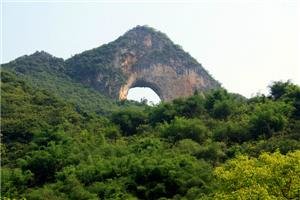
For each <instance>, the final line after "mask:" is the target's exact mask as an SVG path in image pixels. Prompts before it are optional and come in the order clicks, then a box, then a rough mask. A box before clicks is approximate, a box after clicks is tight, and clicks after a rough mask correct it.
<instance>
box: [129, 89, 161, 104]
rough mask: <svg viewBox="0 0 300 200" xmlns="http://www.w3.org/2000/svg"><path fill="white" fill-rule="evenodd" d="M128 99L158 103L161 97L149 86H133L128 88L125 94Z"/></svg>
mask: <svg viewBox="0 0 300 200" xmlns="http://www.w3.org/2000/svg"><path fill="white" fill-rule="evenodd" d="M127 99H128V100H134V101H138V102H142V101H146V102H147V104H148V105H153V104H154V105H155V104H158V103H159V102H160V101H161V99H160V98H159V96H158V95H157V94H156V92H154V91H153V90H152V89H151V88H149V87H133V88H130V89H129V91H128V95H127Z"/></svg>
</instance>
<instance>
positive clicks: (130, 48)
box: [66, 26, 220, 101]
mask: <svg viewBox="0 0 300 200" xmlns="http://www.w3.org/2000/svg"><path fill="white" fill-rule="evenodd" d="M66 63H67V72H68V73H69V75H70V76H71V77H73V78H75V79H77V80H79V81H81V82H83V83H85V84H88V85H90V86H92V87H93V88H96V89H97V90H99V91H101V92H102V93H104V94H107V95H108V96H110V97H113V98H118V99H121V100H123V99H126V98H127V94H128V90H129V89H130V88H132V87H150V88H151V89H153V90H154V91H155V92H156V93H157V94H158V96H159V97H160V98H161V99H162V100H164V101H169V100H172V99H174V98H178V97H183V96H189V95H192V94H193V93H194V92H195V91H196V90H197V91H199V92H201V91H206V90H209V89H213V88H217V87H220V84H219V83H218V82H217V81H216V80H214V79H213V78H212V77H211V76H210V75H209V74H208V73H207V71H206V70H205V69H204V68H203V67H202V66H201V64H199V63H198V62H197V61H196V60H195V59H194V58H192V57H191V56H190V55H189V54H188V53H186V52H185V51H183V50H182V48H181V47H180V46H178V45H175V44H173V43H172V41H171V40H170V39H169V38H168V37H167V36H166V35H165V34H163V33H161V32H158V31H156V30H154V29H152V28H149V27H146V26H138V27H135V28H134V29H132V30H130V31H128V32H127V33H125V34H124V35H123V36H121V37H120V38H118V39H117V40H115V41H114V42H111V43H109V44H107V45H104V46H102V47H99V48H96V49H92V50H90V51H86V52H83V53H82V54H79V55H76V56H74V57H72V58H71V59H69V60H67V62H66Z"/></svg>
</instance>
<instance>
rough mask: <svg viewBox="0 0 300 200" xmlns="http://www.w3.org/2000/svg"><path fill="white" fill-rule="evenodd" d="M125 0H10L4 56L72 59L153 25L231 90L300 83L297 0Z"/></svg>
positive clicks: (248, 90)
mask: <svg viewBox="0 0 300 200" xmlns="http://www.w3.org/2000/svg"><path fill="white" fill-rule="evenodd" d="M120 2H121V1H80V0H77V1H50V0H49V1H42V0H40V1H26V0H23V1H21V0H20V1H9V0H4V1H3V2H2V29H1V36H2V52H1V53H2V58H1V62H2V63H5V62H8V61H10V60H13V59H15V58H17V57H19V56H22V55H25V54H31V53H33V52H35V51H37V50H45V51H47V52H49V53H51V54H52V55H54V56H56V57H62V58H65V59H66V58H69V57H70V56H72V55H75V54H77V53H80V52H82V51H84V50H88V49H91V48H94V47H98V46H100V45H102V44H105V43H108V42H110V41H113V40H115V39H116V38H117V37H118V36H120V35H122V34H123V33H125V32H126V31H127V30H129V29H131V28H133V27H135V26H136V25H145V24H147V25H149V26H151V27H154V28H156V29H158V30H160V31H162V32H164V33H166V34H167V35H168V36H169V37H170V38H171V40H173V41H174V42H175V43H177V44H179V45H181V46H182V47H183V49H184V50H186V51H187V52H189V53H190V54H191V55H192V56H193V57H195V58H196V59H197V60H198V62H200V63H202V65H203V66H204V68H206V69H207V70H208V71H209V72H210V74H212V75H213V77H214V78H215V79H217V80H218V81H219V82H221V83H222V84H223V86H224V87H225V88H226V89H228V90H229V91H230V92H236V93H240V94H242V95H245V96H247V97H250V96H251V95H254V94H256V93H257V92H262V93H266V92H267V86H268V85H269V84H270V83H271V82H272V81H276V80H287V79H291V80H292V81H293V82H294V83H297V84H300V56H299V55H300V38H299V37H300V28H299V24H300V23H299V22H300V19H299V18H300V3H298V1H297V0H244V1H242V0H222V1H221V0H199V1H122V2H124V3H120ZM148 93H149V92H147V91H146V92H144V93H143V92H141V91H139V92H137V94H134V95H133V96H136V95H138V94H142V96H143V95H144V96H145V95H147V94H148ZM137 98H140V96H139V97H137Z"/></svg>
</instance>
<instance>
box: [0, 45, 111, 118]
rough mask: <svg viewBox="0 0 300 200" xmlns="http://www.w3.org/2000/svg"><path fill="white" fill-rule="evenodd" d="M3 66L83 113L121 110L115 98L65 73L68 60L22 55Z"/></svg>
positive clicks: (45, 54) (46, 54) (41, 53)
mask: <svg viewBox="0 0 300 200" xmlns="http://www.w3.org/2000/svg"><path fill="white" fill-rule="evenodd" d="M2 67H3V68H4V69H5V70H9V71H11V72H13V73H14V74H16V75H17V76H19V77H20V78H22V79H24V80H26V82H28V83H30V84H31V85H32V86H34V87H36V88H38V89H43V90H46V91H47V92H49V93H52V94H54V95H56V96H59V97H61V98H62V99H64V100H65V101H68V102H70V103H73V104H74V105H76V107H77V109H79V110H84V111H85V112H95V113H98V114H107V113H108V112H111V110H114V109H115V108H116V107H117V106H116V104H115V103H114V101H113V100H112V99H110V98H108V97H106V96H104V95H102V94H101V93H99V92H98V91H96V90H94V89H93V88H90V87H88V86H84V85H82V84H81V83H79V82H76V81H74V80H73V79H71V78H70V77H69V76H68V75H66V74H65V62H64V60H63V59H60V58H56V57H54V56H52V55H50V54H48V53H46V52H43V51H41V52H36V53H34V54H32V55H29V56H22V57H20V58H17V59H16V60H14V61H11V62H9V63H7V64H4V65H2Z"/></svg>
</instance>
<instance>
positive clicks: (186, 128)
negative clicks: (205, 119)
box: [160, 117, 209, 143]
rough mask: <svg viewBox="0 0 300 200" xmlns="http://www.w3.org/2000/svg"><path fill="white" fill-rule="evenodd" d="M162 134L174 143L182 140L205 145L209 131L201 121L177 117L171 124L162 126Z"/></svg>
mask: <svg viewBox="0 0 300 200" xmlns="http://www.w3.org/2000/svg"><path fill="white" fill-rule="evenodd" d="M160 132H161V136H162V137H164V138H166V139H168V140H169V141H170V142H173V143H175V142H177V141H179V140H182V139H191V140H194V141H196V142H198V143H203V142H204V141H205V140H206V139H207V138H208V135H209V131H208V130H207V128H206V127H205V125H204V124H203V123H202V121H201V120H199V119H185V118H179V117H176V118H175V119H174V120H173V121H172V122H171V123H170V124H167V123H165V124H163V125H161V127H160Z"/></svg>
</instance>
